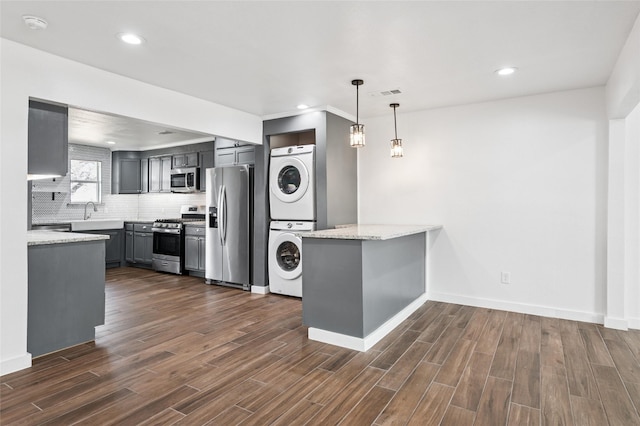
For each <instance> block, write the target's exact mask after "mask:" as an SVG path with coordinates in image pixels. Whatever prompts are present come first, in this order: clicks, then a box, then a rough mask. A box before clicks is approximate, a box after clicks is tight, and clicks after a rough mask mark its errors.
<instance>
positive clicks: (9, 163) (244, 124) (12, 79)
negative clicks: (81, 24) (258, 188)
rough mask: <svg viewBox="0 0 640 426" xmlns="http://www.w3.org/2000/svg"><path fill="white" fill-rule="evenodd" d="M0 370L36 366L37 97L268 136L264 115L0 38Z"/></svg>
mask: <svg viewBox="0 0 640 426" xmlns="http://www.w3.org/2000/svg"><path fill="white" fill-rule="evenodd" d="M0 52H1V68H0V87H1V89H2V96H1V105H0V119H1V129H0V135H1V140H0V337H1V342H0V374H6V373H9V372H11V371H15V370H18V369H21V368H25V367H28V366H30V365H31V356H30V354H28V353H27V352H26V342H27V340H26V335H27V245H26V229H27V223H26V222H27V182H26V176H27V116H28V114H27V112H28V100H29V97H35V98H41V99H46V100H52V101H58V102H62V103H66V104H69V105H73V106H77V107H83V108H87V109H92V110H97V111H104V112H111V113H116V114H122V115H126V116H130V117H134V118H138V119H142V120H147V121H151V122H157V123H164V124H167V125H169V126H172V127H177V128H183V129H189V130H196V131H201V132H204V133H208V134H214V135H220V136H227V137H230V138H235V139H240V140H245V141H249V142H254V143H261V142H262V120H261V119H260V117H257V116H253V115H250V114H247V113H244V112H241V111H236V110H233V109H230V108H227V107H224V106H221V105H216V104H213V103H210V102H206V101H203V100H201V99H198V98H194V97H192V96H187V95H183V94H180V93H177V92H173V91H170V90H166V89H162V88H159V87H155V86H151V85H149V84H146V83H141V82H139V81H135V80H131V79H128V78H125V77H122V76H119V75H116V74H112V73H108V72H105V71H102V70H99V69H96V68H92V67H89V66H86V65H82V64H79V63H77V62H73V61H69V60H67V59H64V58H61V57H57V56H53V55H50V54H47V53H44V52H41V51H38V50H35V49H32V48H29V47H26V46H23V45H20V44H17V43H14V42H12V41H9V40H5V39H0Z"/></svg>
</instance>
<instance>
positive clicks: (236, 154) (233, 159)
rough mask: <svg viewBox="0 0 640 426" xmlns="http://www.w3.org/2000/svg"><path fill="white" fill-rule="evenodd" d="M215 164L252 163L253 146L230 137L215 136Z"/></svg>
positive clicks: (254, 158) (253, 157)
mask: <svg viewBox="0 0 640 426" xmlns="http://www.w3.org/2000/svg"><path fill="white" fill-rule="evenodd" d="M215 146H216V151H215V160H214V163H215V166H216V167H224V166H235V165H239V164H249V165H253V164H255V161H256V153H255V146H254V145H251V144H247V143H243V142H239V141H234V140H231V139H224V138H216V142H215Z"/></svg>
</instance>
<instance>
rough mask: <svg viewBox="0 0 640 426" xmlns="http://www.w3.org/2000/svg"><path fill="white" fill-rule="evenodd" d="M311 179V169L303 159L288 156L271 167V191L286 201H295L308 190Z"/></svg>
mask: <svg viewBox="0 0 640 426" xmlns="http://www.w3.org/2000/svg"><path fill="white" fill-rule="evenodd" d="M309 179H310V176H309V171H308V170H307V167H306V166H305V165H304V163H303V162H302V161H300V160H299V159H298V158H295V157H286V158H284V159H282V160H281V161H279V162H278V163H277V164H276V165H275V167H273V165H272V167H271V174H270V176H269V180H270V181H271V185H270V186H271V192H272V193H273V194H274V195H275V196H276V197H278V199H279V200H280V201H282V202H284V203H294V202H296V201H298V200H299V199H300V198H302V197H303V196H304V194H305V193H306V192H307V188H308V187H309Z"/></svg>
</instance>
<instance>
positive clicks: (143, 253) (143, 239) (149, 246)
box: [125, 222, 153, 266]
mask: <svg viewBox="0 0 640 426" xmlns="http://www.w3.org/2000/svg"><path fill="white" fill-rule="evenodd" d="M151 227H152V223H151V222H148V223H125V260H126V261H127V262H128V263H130V264H131V266H151V262H152V259H151V257H152V254H153V232H151Z"/></svg>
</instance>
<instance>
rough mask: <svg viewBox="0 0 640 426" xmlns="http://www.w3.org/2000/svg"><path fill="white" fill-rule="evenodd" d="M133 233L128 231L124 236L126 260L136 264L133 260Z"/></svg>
mask: <svg viewBox="0 0 640 426" xmlns="http://www.w3.org/2000/svg"><path fill="white" fill-rule="evenodd" d="M133 240H134V237H133V231H126V232H125V234H124V260H126V261H127V262H131V263H133V262H135V260H134V258H133Z"/></svg>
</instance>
